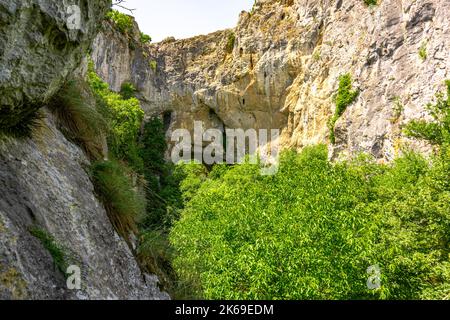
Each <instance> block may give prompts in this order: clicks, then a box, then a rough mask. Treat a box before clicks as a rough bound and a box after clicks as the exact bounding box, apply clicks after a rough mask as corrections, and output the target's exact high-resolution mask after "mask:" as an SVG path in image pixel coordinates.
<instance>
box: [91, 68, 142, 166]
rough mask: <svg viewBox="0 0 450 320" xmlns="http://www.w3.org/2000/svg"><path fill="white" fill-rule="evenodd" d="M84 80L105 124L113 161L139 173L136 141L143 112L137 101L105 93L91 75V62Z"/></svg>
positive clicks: (99, 82)
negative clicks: (101, 111) (121, 161)
mask: <svg viewBox="0 0 450 320" xmlns="http://www.w3.org/2000/svg"><path fill="white" fill-rule="evenodd" d="M88 81H89V85H90V86H91V88H92V90H93V91H94V92H95V94H96V95H97V98H98V99H97V102H98V103H99V104H100V105H102V106H101V107H100V109H102V110H103V115H104V117H105V118H106V119H107V121H108V123H109V127H110V132H109V135H108V146H109V150H110V151H111V152H112V154H113V155H114V156H115V157H116V158H118V159H123V160H126V161H128V163H129V164H130V166H132V167H133V168H134V169H135V170H136V171H138V172H142V170H143V163H142V159H141V158H140V156H139V149H138V145H137V140H138V136H139V131H140V128H141V123H142V121H143V119H144V111H143V110H142V109H141V107H140V103H139V100H138V99H136V98H134V97H132V98H129V99H124V97H123V96H122V95H120V94H118V93H115V92H112V91H111V90H109V87H108V84H106V83H105V82H104V81H103V80H102V79H100V77H99V76H98V75H97V74H96V73H95V71H94V67H93V64H92V62H91V63H90V67H89V72H88Z"/></svg>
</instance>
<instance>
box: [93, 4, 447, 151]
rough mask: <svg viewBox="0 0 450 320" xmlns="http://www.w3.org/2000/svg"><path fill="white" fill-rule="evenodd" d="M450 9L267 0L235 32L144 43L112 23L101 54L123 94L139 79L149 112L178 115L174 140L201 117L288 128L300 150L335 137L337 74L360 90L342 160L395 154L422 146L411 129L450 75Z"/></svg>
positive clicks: (285, 133)
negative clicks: (407, 128)
mask: <svg viewBox="0 0 450 320" xmlns="http://www.w3.org/2000/svg"><path fill="white" fill-rule="evenodd" d="M449 10H450V3H449V2H448V1H446V0H433V1H422V0H420V1H410V0H404V1H400V2H399V1H394V0H385V1H380V3H379V4H378V5H377V6H370V7H369V6H367V5H365V3H364V1H362V0H352V1H331V0H328V1H320V2H319V1H313V0H302V1H300V0H298V1H295V0H292V1H273V0H265V1H257V5H256V7H255V10H253V12H252V13H251V14H250V13H247V12H243V13H241V16H240V19H239V22H238V25H237V26H236V28H235V29H233V30H224V31H218V32H215V33H212V34H209V35H204V36H198V37H194V38H190V39H184V40H174V39H167V40H166V41H163V42H161V43H157V44H153V45H150V46H145V47H141V48H137V49H134V50H131V49H128V48H127V47H128V43H127V41H125V40H124V39H122V37H121V36H120V34H117V33H116V32H115V31H114V30H111V28H108V27H106V28H104V30H105V31H103V32H102V33H100V34H99V36H98V37H97V39H96V41H95V44H94V51H93V59H94V60H95V62H96V66H97V70H98V72H99V73H100V75H101V76H102V77H103V78H104V79H105V80H106V81H108V82H109V84H110V85H111V86H112V87H113V88H114V89H116V90H119V89H120V86H121V84H122V83H123V82H124V81H126V80H131V81H132V82H133V83H135V84H136V86H137V88H138V89H139V90H140V91H141V95H142V96H141V101H142V103H143V106H144V108H145V111H146V112H147V113H148V115H155V114H161V113H163V112H167V111H170V112H172V116H171V119H172V121H171V125H170V128H169V132H168V136H170V131H173V130H175V129H179V128H187V129H190V130H193V121H196V120H197V121H203V122H204V123H205V125H206V126H209V127H214V128H242V129H248V128H254V129H261V128H263V129H275V128H278V129H281V132H282V138H281V144H282V146H283V147H293V148H299V149H300V148H302V147H303V146H305V145H309V144H315V143H329V134H330V131H329V128H328V125H327V124H328V121H329V119H330V117H331V116H332V115H333V113H334V109H335V105H334V103H333V95H334V93H335V92H336V90H337V88H338V78H339V76H340V75H342V74H345V73H349V74H350V75H351V76H352V79H353V85H354V87H355V88H356V89H358V90H359V91H360V95H359V96H358V99H357V100H356V101H355V102H354V103H353V104H352V105H351V106H349V107H348V108H347V110H346V111H345V113H344V114H343V115H342V117H341V118H340V119H339V120H338V121H337V123H336V127H335V135H336V144H335V145H331V146H330V150H331V151H332V154H333V156H334V157H338V156H339V155H342V156H345V155H346V154H353V153H355V152H358V151H364V152H368V153H371V154H373V155H374V156H375V157H376V158H378V159H385V160H390V159H392V158H393V157H394V156H395V154H396V153H398V149H399V148H400V147H399V141H401V144H410V143H413V142H411V141H409V140H408V139H405V138H403V137H402V134H401V126H402V125H403V124H405V123H406V122H408V121H410V120H411V119H415V118H421V117H426V112H425V108H424V106H425V105H426V104H427V103H428V102H429V101H431V100H432V99H433V96H434V93H435V92H437V91H439V90H440V89H441V88H442V86H443V84H444V80H445V79H447V78H449V77H450V60H449V59H448V57H449V56H450V48H449V46H448V45H447V43H449V40H450V39H449V37H450V36H449V34H450V33H449V32H448V31H449V28H450V24H449V22H448V18H447V13H446V12H448V11H449ZM230 38H233V39H234V41H232V45H231V46H230ZM424 50H425V52H426V53H427V54H426V57H427V58H426V59H423V56H424V55H423V51H424ZM118 52H123V53H121V54H117V53H118ZM420 53H422V54H420ZM150 61H156V62H157V68H156V70H155V69H154V68H151V67H150V66H149V64H150ZM398 103H400V104H401V105H402V110H401V112H400V114H398V111H396V110H397V109H396V108H397V107H398ZM394 118H395V121H393V119H394ZM413 146H415V147H417V148H422V151H423V150H425V149H426V146H422V145H419V144H417V143H416V142H414V143H413ZM423 148H425V149H423Z"/></svg>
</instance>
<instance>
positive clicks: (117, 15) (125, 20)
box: [106, 10, 133, 34]
mask: <svg viewBox="0 0 450 320" xmlns="http://www.w3.org/2000/svg"><path fill="white" fill-rule="evenodd" d="M106 17H107V18H108V19H110V20H111V21H112V22H114V24H115V25H116V27H117V29H118V30H119V31H120V32H122V33H123V34H130V33H132V32H133V18H132V17H130V16H129V15H126V14H124V13H121V12H119V11H117V10H111V11H109V12H108V13H107V15H106Z"/></svg>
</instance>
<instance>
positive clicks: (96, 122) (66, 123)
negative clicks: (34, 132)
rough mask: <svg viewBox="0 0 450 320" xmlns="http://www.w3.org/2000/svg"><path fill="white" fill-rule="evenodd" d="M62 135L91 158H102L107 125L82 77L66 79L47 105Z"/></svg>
mask: <svg viewBox="0 0 450 320" xmlns="http://www.w3.org/2000/svg"><path fill="white" fill-rule="evenodd" d="M48 108H49V110H50V111H51V112H52V113H53V114H54V115H55V118H56V121H57V124H58V126H59V127H60V129H61V131H62V132H63V133H64V135H65V136H66V137H67V138H68V139H69V140H71V141H73V142H75V143H76V144H78V145H79V146H80V147H81V148H83V150H84V151H85V153H86V154H87V156H88V157H89V158H90V159H91V160H100V159H102V158H104V154H103V153H104V152H103V150H104V145H105V143H106V142H105V141H106V138H105V135H106V132H107V130H108V125H107V122H106V121H105V119H104V118H103V116H102V115H101V114H100V113H99V112H98V110H97V108H96V102H95V100H94V99H93V97H92V95H91V93H90V89H89V87H88V86H87V84H86V83H85V82H83V81H77V80H71V81H68V82H67V83H66V84H65V85H64V86H63V87H62V88H61V90H60V91H59V93H58V94H57V95H56V96H55V98H54V99H53V100H52V101H51V102H50V103H49V105H48Z"/></svg>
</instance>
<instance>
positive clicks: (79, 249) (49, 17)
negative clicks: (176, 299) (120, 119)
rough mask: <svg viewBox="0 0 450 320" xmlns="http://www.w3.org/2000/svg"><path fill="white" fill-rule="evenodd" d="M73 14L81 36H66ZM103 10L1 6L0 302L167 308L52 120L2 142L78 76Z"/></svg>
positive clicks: (104, 2)
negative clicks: (72, 274)
mask: <svg viewBox="0 0 450 320" xmlns="http://www.w3.org/2000/svg"><path fill="white" fill-rule="evenodd" d="M69 5H77V6H78V8H79V9H80V14H81V16H80V21H79V22H80V29H77V30H75V29H71V28H69V27H68V20H67V15H68V13H70V12H71V11H70V10H68V9H69ZM109 5H110V1H108V0H96V1H86V0H74V1H46V0H39V1H38V0H25V1H24V0H20V1H18V0H0V111H1V113H0V299H161V298H162V299H165V298H168V296H167V295H166V294H163V293H161V292H160V291H159V289H158V287H157V279H156V277H154V276H150V275H145V274H143V273H142V272H141V270H140V268H139V266H138V264H137V262H136V260H135V258H134V257H133V254H132V251H131V249H130V248H129V247H128V245H127V243H126V242H125V241H124V240H123V239H122V238H120V237H119V236H118V234H117V233H116V231H115V230H114V228H113V226H112V224H111V223H110V221H109V219H108V216H107V213H106V211H105V209H104V207H103V205H102V204H101V203H100V202H99V201H98V200H97V198H96V196H95V194H94V187H93V185H92V183H91V181H90V179H89V177H88V174H87V166H88V165H89V160H88V159H87V157H86V155H85V154H84V153H83V151H82V150H81V149H80V148H79V147H78V146H76V145H74V144H73V143H72V142H70V141H68V140H67V139H66V138H65V137H64V136H63V134H62V133H61V132H60V131H59V130H58V127H57V126H56V124H55V123H56V121H55V119H54V118H53V116H52V115H51V114H50V113H49V112H47V111H43V114H42V119H38V121H39V123H40V124H39V127H38V128H37V129H36V128H35V131H34V132H33V135H32V137H31V138H30V137H28V138H22V139H17V138H12V137H6V136H4V135H3V133H4V132H5V131H6V132H8V131H10V130H11V128H14V127H17V126H18V125H20V124H21V123H22V122H24V121H25V120H24V119H26V118H27V117H28V116H29V115H30V114H32V113H33V112H35V111H36V110H37V109H42V110H45V108H43V106H44V105H45V104H46V102H47V101H48V100H49V99H51V98H52V96H53V95H54V94H55V92H57V91H58V90H59V88H60V87H61V85H62V84H63V81H64V80H65V79H66V78H67V75H68V74H71V73H73V72H74V70H75V69H76V68H78V67H79V64H80V62H81V60H82V58H83V57H84V56H85V54H86V52H87V49H88V48H89V46H90V44H91V41H92V38H93V37H94V36H95V34H96V32H97V26H98V25H99V23H100V22H101V21H102V20H103V17H104V16H105V13H106V10H107V9H108V8H109ZM33 230H34V232H33ZM35 230H40V233H39V234H40V235H41V236H40V237H39V236H37V235H39V234H36V231H35ZM55 246H58V250H60V251H62V250H63V251H64V255H65V258H67V259H68V261H67V264H72V265H76V266H78V267H79V268H80V270H81V290H69V289H68V287H67V285H66V279H65V278H64V275H63V272H64V271H65V270H58V268H57V267H56V263H55V261H56V257H55V254H56V253H58V251H56V249H55V248H54V247H55ZM52 250H53V256H52V254H51V252H52Z"/></svg>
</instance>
